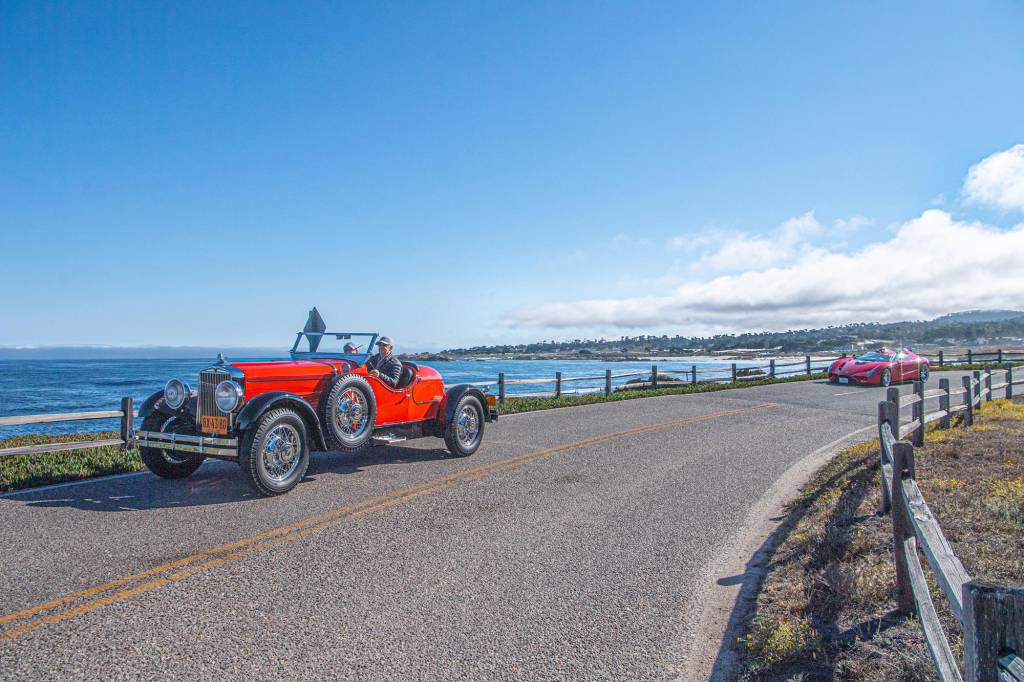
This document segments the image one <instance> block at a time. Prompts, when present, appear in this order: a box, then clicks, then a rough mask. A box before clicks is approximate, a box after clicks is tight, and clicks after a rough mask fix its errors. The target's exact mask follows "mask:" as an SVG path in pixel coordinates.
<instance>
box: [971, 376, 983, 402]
mask: <svg viewBox="0 0 1024 682" xmlns="http://www.w3.org/2000/svg"><path fill="white" fill-rule="evenodd" d="M971 374H972V375H973V376H974V393H973V394H972V395H971V400H973V401H974V403H975V405H974V409H975V410H977V411H978V412H981V371H980V370H977V369H976V370H974V371H973V372H971Z"/></svg>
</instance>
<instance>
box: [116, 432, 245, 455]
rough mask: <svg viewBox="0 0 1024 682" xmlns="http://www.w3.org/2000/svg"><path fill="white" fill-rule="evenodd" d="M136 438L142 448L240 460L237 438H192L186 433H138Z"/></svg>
mask: <svg viewBox="0 0 1024 682" xmlns="http://www.w3.org/2000/svg"><path fill="white" fill-rule="evenodd" d="M135 438H136V442H137V443H138V445H139V447H142V448H157V449H159V450H166V451H168V452H187V453H189V454H199V455H203V456H206V457H226V458H229V459H238V439H237V438H214V437H212V436H190V435H188V434H184V433H165V432H163V431H136V432H135Z"/></svg>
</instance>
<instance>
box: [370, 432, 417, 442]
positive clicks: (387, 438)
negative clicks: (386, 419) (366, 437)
mask: <svg viewBox="0 0 1024 682" xmlns="http://www.w3.org/2000/svg"><path fill="white" fill-rule="evenodd" d="M370 440H372V441H373V444H374V445H394V444H395V443H401V442H402V441H405V440H409V439H408V438H406V437H405V436H396V435H394V434H391V433H382V434H380V435H379V436H374V437H373V438H371V439H370Z"/></svg>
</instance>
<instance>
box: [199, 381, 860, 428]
mask: <svg viewBox="0 0 1024 682" xmlns="http://www.w3.org/2000/svg"><path fill="white" fill-rule="evenodd" d="M839 383H841V384H848V383H850V377H839ZM203 419H206V417H203Z"/></svg>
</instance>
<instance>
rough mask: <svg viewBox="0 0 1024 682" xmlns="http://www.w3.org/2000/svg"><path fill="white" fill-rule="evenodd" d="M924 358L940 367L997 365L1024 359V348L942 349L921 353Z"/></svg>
mask: <svg viewBox="0 0 1024 682" xmlns="http://www.w3.org/2000/svg"><path fill="white" fill-rule="evenodd" d="M919 355H920V356H921V357H923V358H928V360H929V361H931V362H934V363H936V364H937V365H938V366H939V367H955V366H956V365H975V364H984V363H992V364H995V365H1002V364H1005V363H1008V362H1021V361H1024V350H1022V349H1019V348H1015V349H1012V350H1010V349H1006V350H1004V349H1002V348H997V349H995V350H974V349H972V348H964V349H962V350H958V351H954V350H940V351H939V352H937V353H919Z"/></svg>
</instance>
